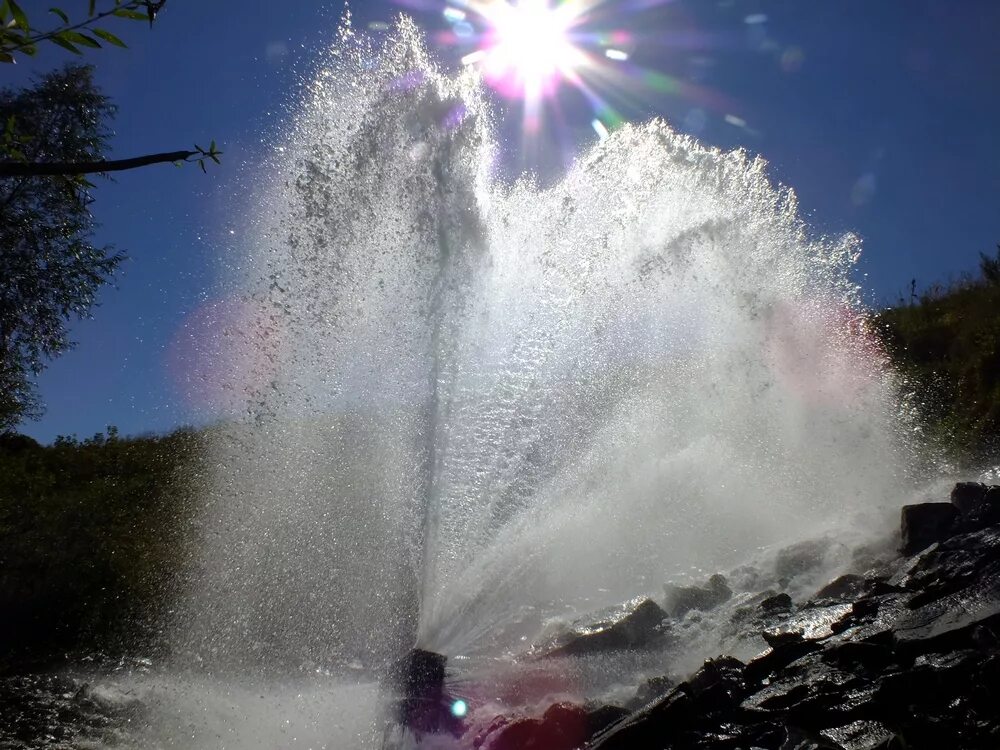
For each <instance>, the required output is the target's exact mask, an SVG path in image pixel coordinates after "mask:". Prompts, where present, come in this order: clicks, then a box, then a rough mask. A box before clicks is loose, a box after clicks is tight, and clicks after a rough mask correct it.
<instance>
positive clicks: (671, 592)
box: [664, 573, 733, 618]
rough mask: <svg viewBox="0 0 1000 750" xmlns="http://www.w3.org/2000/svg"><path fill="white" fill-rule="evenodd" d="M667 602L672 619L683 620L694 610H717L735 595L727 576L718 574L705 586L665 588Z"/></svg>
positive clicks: (669, 585)
mask: <svg viewBox="0 0 1000 750" xmlns="http://www.w3.org/2000/svg"><path fill="white" fill-rule="evenodd" d="M664 592H665V593H666V601H665V603H664V607H665V608H666V611H667V612H669V613H670V616H671V617H676V618H681V617H683V616H684V615H686V614H687V613H688V612H690V611H691V610H693V609H696V610H700V611H703V612H705V611H708V610H711V609H715V608H716V607H718V606H719V605H720V604H722V603H723V602H726V601H729V598H730V597H731V596H732V595H733V592H732V590H731V589H730V588H729V585H728V584H727V582H726V579H725V576H722V575H719V574H718V573H716V574H715V575H713V576H712V577H711V578H709V579H708V583H707V584H706V585H705V586H674V585H673V584H667V585H666V586H664Z"/></svg>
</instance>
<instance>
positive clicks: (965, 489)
mask: <svg viewBox="0 0 1000 750" xmlns="http://www.w3.org/2000/svg"><path fill="white" fill-rule="evenodd" d="M988 489H989V488H988V487H987V486H986V485H985V484H983V483H982V482H959V483H958V484H956V485H955V487H954V489H952V491H951V504H952V505H954V506H955V508H956V509H957V510H958V512H959V513H961V514H962V515H963V516H964V515H968V514H969V513H970V512H972V511H974V510H976V509H977V508H978V507H979V505H980V504H981V503H982V501H983V498H984V497H985V496H986V491H987V490H988Z"/></svg>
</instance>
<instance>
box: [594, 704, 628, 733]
mask: <svg viewBox="0 0 1000 750" xmlns="http://www.w3.org/2000/svg"><path fill="white" fill-rule="evenodd" d="M630 713H631V711H629V709H627V708H623V707H622V706H600V707H598V708H594V709H591V710H590V711H588V712H587V737H593V736H594V735H596V734H598V733H599V732H603V731H604V730H605V729H607V728H608V727H610V726H611V725H612V724H616V723H617V722H619V721H621V720H622V719H624V718H625V717H626V716H628V715H629V714H630Z"/></svg>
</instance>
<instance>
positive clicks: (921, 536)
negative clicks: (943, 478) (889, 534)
mask: <svg viewBox="0 0 1000 750" xmlns="http://www.w3.org/2000/svg"><path fill="white" fill-rule="evenodd" d="M957 516H958V511H957V510H956V508H955V506H954V505H951V504H950V503H919V504H917V505H904V506H903V511H902V514H901V527H900V531H901V533H902V547H901V548H900V552H902V553H903V554H904V555H914V554H916V553H917V552H920V551H921V550H924V549H926V548H927V547H930V546H931V545H932V544H934V543H935V542H941V541H943V540H945V539H947V538H948V537H949V536H951V533H952V531H953V528H954V524H955V519H956V517H957Z"/></svg>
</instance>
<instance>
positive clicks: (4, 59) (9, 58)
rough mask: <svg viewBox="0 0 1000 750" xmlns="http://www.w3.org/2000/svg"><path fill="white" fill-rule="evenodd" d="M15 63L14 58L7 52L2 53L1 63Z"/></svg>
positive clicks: (0, 54) (0, 55)
mask: <svg viewBox="0 0 1000 750" xmlns="http://www.w3.org/2000/svg"><path fill="white" fill-rule="evenodd" d="M12 62H14V56H13V55H11V54H8V53H7V52H0V63H12Z"/></svg>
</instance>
